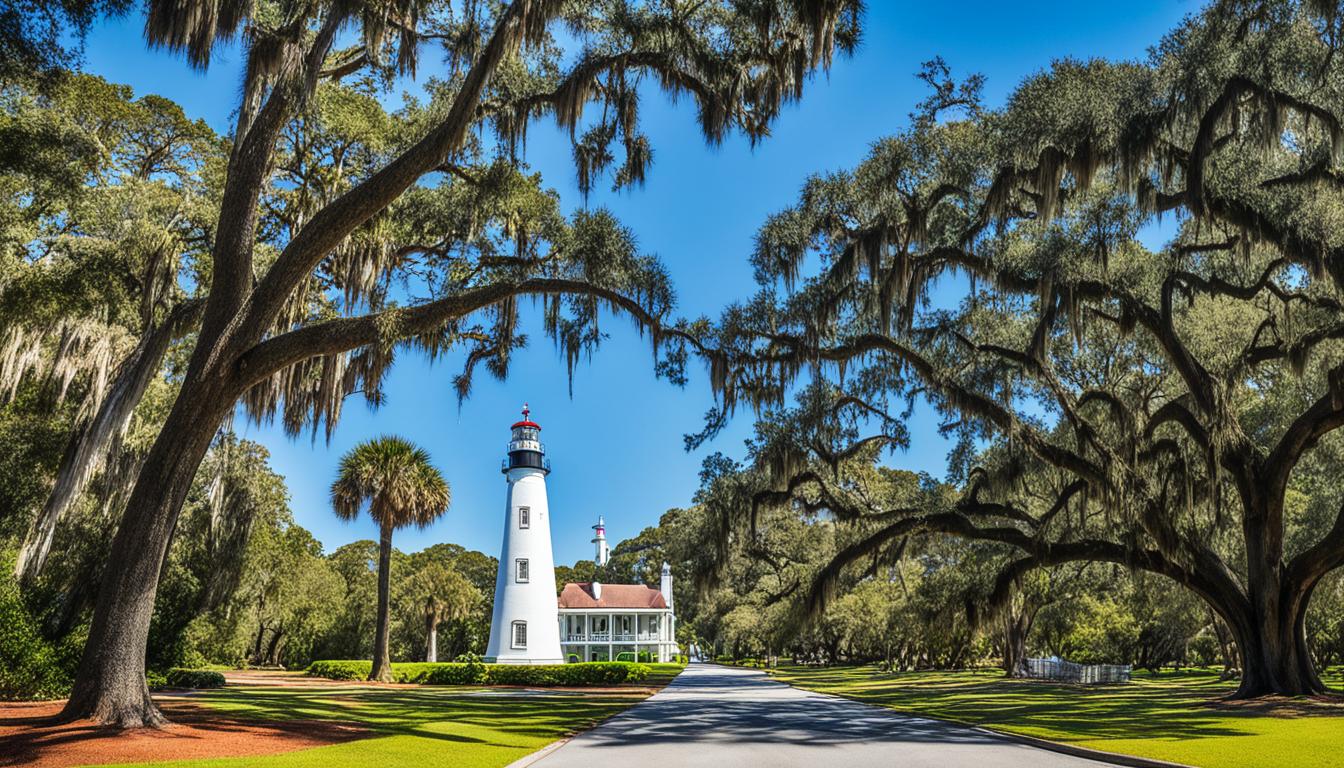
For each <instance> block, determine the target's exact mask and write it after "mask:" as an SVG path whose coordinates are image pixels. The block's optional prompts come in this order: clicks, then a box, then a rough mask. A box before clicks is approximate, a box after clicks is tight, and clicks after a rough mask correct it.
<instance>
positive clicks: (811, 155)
mask: <svg viewBox="0 0 1344 768" xmlns="http://www.w3.org/2000/svg"><path fill="white" fill-rule="evenodd" d="M1197 9H1198V5H1197V4H1195V3H1192V2H1182V1H1181V0H1134V1H1133V2H1129V3H1125V4H1123V8H1121V7H1118V6H1117V5H1113V4H1109V3H1079V2H1076V1H1075V0H1069V1H1067V2H1053V1H1052V2H1039V3H1029V4H1012V3H1001V2H933V3H930V2H926V1H925V2H914V3H907V2H890V1H889V0H873V1H872V2H870V3H869V12H868V19H867V29H866V33H865V42H864V45H863V47H862V49H861V50H860V51H859V52H858V54H857V55H856V56H855V57H854V58H853V59H849V60H841V61H838V62H837V63H836V65H835V67H834V68H833V69H832V71H831V73H830V75H829V77H824V78H818V79H817V80H816V81H815V82H814V83H812V85H811V87H810V88H808V90H807V94H806V96H805V97H804V100H803V103H802V104H800V105H798V106H796V107H793V108H790V109H788V110H787V111H786V112H785V113H784V115H783V117H782V119H781V120H780V121H779V122H778V123H777V124H776V126H775V128H774V135H773V137H772V138H770V139H769V140H767V141H766V142H765V143H764V144H762V145H760V146H758V147H757V148H755V149H754V150H753V149H752V148H751V147H749V146H748V145H747V143H746V142H745V141H742V140H740V139H735V140H731V141H728V142H726V143H725V144H724V145H723V146H722V147H720V148H718V149H712V150H711V149H708V148H706V147H705V145H704V143H703V142H702V141H701V139H700V137H699V135H698V133H697V130H696V127H695V116H694V111H693V108H692V106H691V105H690V103H689V100H684V102H683V103H682V104H681V105H679V106H675V107H674V106H671V105H669V104H668V103H667V102H666V101H665V100H663V99H662V98H661V97H654V98H650V99H649V100H648V101H647V102H646V104H645V106H644V107H643V111H642V115H643V120H644V122H645V126H646V129H647V130H648V132H649V134H650V138H651V139H652V141H653V146H654V164H653V167H652V169H651V171H650V174H649V178H648V183H647V185H646V186H645V187H644V188H643V189H637V190H634V191H632V192H626V193H621V194H619V195H617V194H612V193H609V192H597V193H595V194H594V195H593V196H592V197H591V199H590V200H589V202H588V204H589V205H592V206H598V205H601V206H606V207H608V208H610V209H611V210H613V211H614V212H615V213H616V215H617V216H618V217H619V218H620V219H621V220H622V221H623V222H624V223H625V224H627V225H628V226H630V227H631V228H633V229H634V231H635V232H636V233H637V234H638V237H639V241H640V244H641V247H642V248H643V250H645V251H647V252H650V253H656V254H658V255H659V256H660V257H661V258H662V259H663V261H664V262H665V263H666V264H667V266H668V268H669V270H670V271H671V274H672V276H673V279H674V281H675V284H676V287H677V291H678V295H679V304H680V310H681V313H682V314H684V315H688V316H697V315H700V314H707V315H710V316H717V315H718V312H719V310H720V308H722V307H723V306H724V305H725V304H727V303H729V302H732V301H734V300H737V299H740V298H742V297H744V296H747V295H749V294H750V293H751V291H752V290H753V284H752V278H751V268H750V266H749V265H748V263H747V255H748V253H749V250H750V248H751V242H752V236H753V233H754V232H755V229H756V227H757V226H758V225H759V224H760V222H761V221H762V220H763V219H764V217H765V216H766V215H768V214H769V213H771V212H772V211H775V210H778V209H780V208H782V207H784V206H787V205H788V204H790V202H791V201H793V200H794V199H795V197H796V195H797V192H798V189H799V187H800V185H801V184H802V182H803V180H804V179H805V178H806V176H807V175H808V174H810V173H813V172H818V171H827V170H836V169H841V168H845V167H849V166H852V165H854V164H855V163H856V162H858V161H859V160H860V159H862V157H863V156H864V154H865V153H866V151H867V148H868V146H869V144H871V143H872V142H873V141H874V140H876V139H878V138H880V137H882V136H885V135H887V134H890V133H894V132H896V131H898V130H900V129H901V128H902V127H904V126H905V124H906V120H907V118H906V116H907V114H908V113H909V112H910V110H911V108H912V107H913V105H914V104H915V103H916V102H918V101H919V100H920V99H921V98H923V97H924V95H925V94H924V91H923V86H922V85H921V84H920V83H919V82H918V81H916V80H915V78H914V77H913V73H914V72H915V71H916V70H917V69H918V67H919V65H920V63H921V62H923V61H925V60H928V59H930V58H932V57H934V56H937V55H941V56H943V58H944V59H946V60H947V62H948V63H949V64H950V65H951V66H952V68H953V71H954V73H956V74H957V76H959V77H960V76H963V75H965V74H966V73H968V72H982V73H984V74H985V75H986V76H987V77H988V82H987V85H986V97H987V100H988V101H989V103H990V104H991V105H998V104H1000V103H1002V101H1003V99H1004V97H1005V96H1006V95H1007V94H1008V92H1009V91H1010V90H1011V89H1012V87H1013V86H1014V85H1015V84H1016V83H1017V82H1018V81H1019V80H1020V79H1021V78H1022V77H1023V76H1025V75H1028V74H1030V73H1032V72H1035V71H1037V70H1040V69H1041V68H1043V67H1045V66H1047V65H1048V64H1049V63H1050V61H1051V60H1052V59H1055V58H1059V57H1065V56H1073V57H1082V58H1087V57H1096V56H1100V57H1106V58H1111V59H1133V58H1139V57H1142V56H1144V55H1145V53H1146V50H1147V48H1148V47H1149V46H1150V45H1152V44H1154V43H1156V42H1157V41H1158V39H1159V38H1160V36H1161V35H1162V34H1163V33H1164V32H1165V31H1167V30H1168V29H1170V28H1171V27H1172V26H1173V25H1174V24H1175V23H1176V22H1178V21H1179V20H1180V18H1181V17H1182V16H1184V15H1185V14H1187V13H1192V12H1194V11H1195V10H1197ZM141 24H142V20H141V18H140V17H138V16H133V17H127V18H125V19H120V20H115V21H112V22H108V23H105V24H103V25H102V26H100V27H98V28H96V29H95V30H93V33H92V35H91V36H90V38H89V42H88V49H87V61H86V69H87V70H88V71H89V72H92V73H95V74H98V75H101V76H103V77H105V78H107V79H109V80H111V81H113V82H122V83H127V84H129V85H131V86H133V87H134V88H135V91H136V93H137V95H141V94H145V93H157V94H160V95H163V96H166V97H168V98H170V99H173V100H174V101H176V102H178V103H179V104H181V105H182V106H183V108H184V109H185V110H186V112H187V114H188V115H189V116H192V117H200V118H204V119H205V120H206V121H207V122H209V123H210V124H211V125H212V126H213V127H214V128H215V129H216V130H218V131H220V132H221V133H222V132H225V131H226V130H228V127H229V125H230V115H231V113H232V111H233V109H234V105H235V103H236V100H237V95H238V82H239V65H240V59H241V57H240V55H239V54H238V53H237V51H236V50H229V51H226V52H225V55H224V56H223V57H221V59H220V60H218V61H216V62H215V63H214V64H213V65H212V66H211V69H210V71H209V72H208V73H204V74H202V73H197V72H193V71H191V70H190V69H188V68H187V66H186V65H185V64H184V63H183V62H182V61H181V60H180V59H177V58H175V57H173V56H171V55H169V54H166V53H163V52H158V51H147V50H146V49H145V46H144V44H143V42H142V37H141ZM433 56H434V54H433V53H432V52H431V51H430V49H428V48H426V49H425V54H424V58H425V59H426V60H429V59H432V58H433ZM424 69H425V70H429V71H432V69H431V68H430V67H424ZM570 157H571V156H570V151H569V146H568V144H567V140H566V137H564V136H562V135H561V134H560V133H559V132H558V131H556V129H555V128H554V127H553V125H552V124H551V123H549V122H543V123H541V124H540V125H538V126H536V127H534V128H533V130H532V131H531V132H530V133H529V145H528V148H527V161H528V162H529V163H530V164H531V165H532V167H533V168H534V169H536V170H539V171H541V172H542V174H543V176H544V178H545V180H546V182H547V184H548V185H550V186H552V187H554V188H555V189H557V190H558V191H559V192H560V194H561V197H562V200H563V202H564V205H565V206H566V208H567V209H571V210H572V209H574V208H578V207H581V206H583V205H584V201H583V199H582V197H581V196H580V195H579V193H578V191H577V188H576V186H575V180H574V170H573V166H572V164H571V160H570ZM525 306H526V305H525ZM535 316H536V313H535V311H534V312H532V313H531V317H532V318H533V321H529V322H528V332H529V335H530V336H531V338H532V339H533V344H532V346H531V348H530V349H528V350H525V351H523V352H521V353H519V354H517V355H515V358H514V364H513V371H512V375H511V377H510V380H509V381H507V382H504V383H500V382H496V381H494V380H493V379H490V378H488V377H487V376H486V375H484V374H481V375H478V377H477V381H476V386H475V393H474V395H473V396H472V398H471V399H470V400H469V401H467V402H466V403H465V404H464V405H463V406H462V408H461V409H460V410H459V409H458V407H457V403H456V400H455V397H454V395H453V393H452V389H451V379H452V376H453V374H454V373H455V372H456V371H457V370H458V369H459V368H458V365H459V363H460V359H457V358H450V359H448V360H446V361H443V362H441V363H440V364H438V365H436V366H430V365H428V364H426V363H425V362H424V361H423V360H420V359H416V358H414V357H412V356H409V355H408V356H406V357H404V358H403V359H402V360H401V361H400V362H399V363H398V365H397V367H396V368H395V370H394V371H393V372H392V373H391V374H390V376H389V379H388V382H387V386H386V392H387V395H388V398H387V404H386V405H385V406H384V407H383V408H382V409H380V410H379V411H377V412H370V411H369V410H368V409H367V408H366V407H365V406H364V404H363V401H362V400H359V399H358V398H352V399H351V400H349V401H347V405H346V411H345V416H344V418H343V420H342V422H341V424H340V426H339V427H338V429H337V430H336V433H335V436H334V437H333V439H332V441H331V443H330V445H328V444H326V443H324V442H323V441H322V440H321V439H320V438H319V440H318V441H317V443H316V444H312V443H310V441H309V440H308V438H307V437H304V438H301V439H299V440H297V441H292V440H289V439H288V438H286V437H285V436H284V434H283V432H282V431H281V430H280V429H278V428H268V427H257V426H252V425H246V424H245V422H244V421H243V419H242V418H241V417H240V418H239V420H238V422H237V429H238V431H239V432H240V434H243V435H244V436H246V437H248V438H251V439H253V440H257V441H259V442H261V443H264V444H265V445H266V446H267V447H269V448H270V450H271V453H272V465H273V466H274V467H275V468H276V470H277V471H279V472H280V473H282V474H283V475H284V476H285V478H286V480H287V482H288V484H289V489H290V493H291V495H292V507H293V510H294V515H295V517H296V519H297V520H298V521H299V522H300V523H301V524H302V525H303V526H305V527H306V528H308V529H310V530H312V531H313V532H314V534H315V535H316V536H317V537H318V538H319V539H320V540H321V541H322V542H323V543H324V544H325V545H326V547H327V549H328V551H330V550H331V549H334V548H335V547H337V546H339V545H341V544H344V543H347V542H350V541H354V540H356V539H360V538H376V536H377V533H376V531H375V529H374V527H373V526H372V525H371V524H370V523H369V522H368V521H367V520H361V521H359V522H357V523H353V524H345V523H341V522H339V521H337V520H336V519H335V518H334V516H333V515H332V514H331V511H330V507H329V505H328V503H327V500H326V490H327V487H328V485H329V484H330V482H331V479H332V475H333V472H334V467H335V465H336V462H337V460H338V458H339V456H340V455H341V453H342V452H344V451H345V450H347V449H348V448H349V447H350V446H352V445H353V444H355V443H357V442H359V441H361V440H364V439H367V438H369V437H371V436H374V435H378V434H382V433H397V434H400V435H403V436H405V437H407V438H410V439H411V440H414V441H416V442H418V443H420V444H421V445H423V446H425V447H426V448H427V449H428V450H429V451H430V454H431V455H432V456H433V458H434V460H435V463H436V464H438V466H439V467H440V468H441V469H442V470H443V472H444V474H445V476H446V477H447V478H448V480H449V482H450V483H451V484H452V488H453V505H452V508H451V509H450V510H449V512H448V514H447V515H446V516H445V517H444V518H443V520H442V521H440V522H439V523H438V524H436V525H434V526H432V527H431V528H428V529H426V530H424V531H415V530H408V531H404V532H400V533H398V534H397V539H396V545H397V546H398V547H399V548H400V549H402V550H403V551H415V550H419V549H422V548H424V547H426V546H429V545H431V544H434V543H437V542H442V541H451V542H456V543H459V544H462V545H465V546H467V547H470V548H473V549H479V550H482V551H484V552H487V553H492V554H493V553H496V552H497V550H498V549H499V545H500V537H501V526H502V524H503V517H502V513H503V499H504V481H503V478H502V475H500V473H499V463H500V459H501V458H503V456H504V446H505V442H506V441H507V439H508V425H509V424H510V423H512V422H513V421H515V420H516V418H517V415H518V410H519V408H520V407H521V406H522V403H523V402H524V401H527V402H529V403H531V405H532V413H533V417H534V418H535V419H536V420H537V421H538V422H540V423H541V425H542V427H543V432H542V437H543V439H544V440H545V441H546V444H547V450H548V455H549V456H550V458H551V461H552V462H553V464H554V472H553V473H552V474H551V476H550V480H549V493H550V503H551V511H552V520H553V526H554V529H553V532H552V533H553V536H554V548H555V557H556V562H557V563H572V562H574V561H576V560H578V559H581V558H584V557H589V556H590V555H591V545H590V544H589V539H590V538H591V534H592V532H591V531H590V530H589V526H591V525H592V524H593V523H594V522H595V521H596V519H597V516H598V515H599V514H601V515H604V516H605V517H606V520H607V529H608V535H609V536H610V537H611V539H612V541H613V542H615V541H619V540H621V539H624V538H628V537H630V536H633V535H635V534H637V533H638V532H639V531H640V530H642V529H643V528H644V527H646V526H648V525H652V524H654V523H655V522H657V520H658V517H659V516H660V515H662V513H663V512H664V511H666V510H667V509H669V508H671V507H677V506H684V505H686V504H688V503H689V501H690V497H691V495H692V494H693V493H694V492H695V489H696V487H697V485H698V479H697V472H698V471H699V467H700V462H701V460H702V459H703V458H704V456H705V455H707V454H708V453H710V452H712V451H722V452H724V453H726V454H729V455H732V456H737V457H740V456H741V455H742V453H743V448H742V441H743V440H744V439H745V438H746V437H747V436H748V435H749V434H750V431H751V419H750V416H749V415H747V414H741V415H739V416H738V418H737V420H736V421H735V423H734V424H733V426H732V427H731V428H730V429H729V430H727V431H726V432H725V433H724V434H723V435H722V436H720V437H719V438H718V439H717V440H716V441H715V442H714V443H712V444H710V445H707V446H705V447H704V448H702V449H701V450H700V451H698V452H696V453H692V454H688V453H686V452H685V451H684V450H683V449H682V440H681V437H682V435H683V434H684V433H686V432H688V431H694V430H695V429H696V428H697V427H698V426H699V425H700V418H701V415H702V414H703V413H704V411H705V410H706V409H707V408H708V407H709V406H710V405H711V402H712V401H711V396H710V392H709V387H708V384H707V382H706V380H705V376H704V375H703V372H702V371H700V370H699V369H696V371H697V373H698V374H699V375H697V376H695V377H693V378H692V381H691V383H690V385H689V386H687V387H686V388H685V389H684V390H682V389H677V388H675V387H673V386H671V385H669V384H667V383H666V382H662V381H658V380H656V379H655V378H654V377H653V375H652V367H651V362H650V352H649V348H648V345H647V342H646V341H641V340H640V339H639V338H638V337H637V335H636V334H635V333H634V331H632V330H631V329H630V328H629V327H628V326H625V325H623V324H622V323H621V322H620V321H616V320H612V321H608V322H607V323H606V325H605V327H606V329H607V330H608V331H609V332H610V333H611V339H610V341H609V342H608V343H607V344H605V345H604V347H603V349H602V350H601V351H600V352H599V354H598V355H597V357H596V358H595V359H594V360H593V361H592V363H591V364H589V365H585V366H583V367H581V368H580V369H579V370H578V372H577V375H576V376H575V381H574V395H573V397H572V398H571V397H570V396H569V394H568V386H567V379H566V374H565V367H564V363H563V360H562V359H561V358H560V357H559V356H558V355H557V353H556V351H555V350H554V348H553V347H552V346H551V345H550V343H549V342H548V341H547V340H546V339H545V338H544V336H543V335H542V334H541V333H540V332H539V329H538V328H537V324H536V323H535V322H534V320H535ZM935 427H936V423H935V421H934V420H933V419H932V417H931V415H930V414H929V413H928V412H927V409H925V411H923V412H920V413H916V414H915V417H914V419H913V420H912V423H911V424H910V432H911V434H912V444H911V447H910V449H909V450H908V451H906V452H902V453H899V454H897V455H895V456H893V457H891V459H890V461H891V462H892V463H893V464H897V465H900V466H903V467H907V468H910V469H913V470H917V471H928V472H930V473H932V474H934V475H941V474H942V472H943V467H944V459H945V455H946V449H947V446H946V444H945V443H944V442H943V441H942V440H941V438H939V436H938V435H937V433H936V431H935Z"/></svg>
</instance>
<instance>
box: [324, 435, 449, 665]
mask: <svg viewBox="0 0 1344 768" xmlns="http://www.w3.org/2000/svg"><path fill="white" fill-rule="evenodd" d="M450 500H451V494H450V492H449V489H448V481H446V480H444V479H443V475H442V474H440V473H439V470H438V469H436V468H435V467H434V465H433V464H431V463H430V461H429V454H428V453H426V452H425V450H424V449H423V448H417V447H416V446H414V445H412V444H411V443H409V442H407V441H406V440H403V439H402V438H399V437H380V438H378V439H376V440H370V441H368V442H365V443H360V444H359V445H357V446H355V447H354V448H352V449H350V451H349V452H348V453H346V454H345V455H344V456H342V457H341V466H340V468H339V469H338V470H337V472H336V480H335V482H333V483H332V484H331V506H332V508H333V509H334V510H336V515H337V516H338V517H340V518H341V519H343V520H354V519H355V518H356V517H358V516H359V513H360V511H361V510H367V511H368V514H369V517H370V518H372V519H373V522H375V523H377V525H378V533H379V536H378V626H377V629H376V630H375V634H374V640H373V665H372V667H371V668H370V670H369V679H370V680H377V681H379V682H384V683H390V682H392V662H391V657H390V654H389V649H388V646H389V644H390V642H391V632H392V630H391V620H392V534H393V532H394V531H396V529H398V528H405V527H406V526H408V525H414V526H417V527H420V528H425V527H427V526H429V525H430V524H432V523H433V522H434V521H435V520H437V519H438V518H440V517H442V516H443V514H444V513H445V512H447V511H448V504H449V501H450ZM435 615H436V616H437V612H436V613H435ZM435 628H436V629H437V622H436V627H435ZM431 647H432V646H431Z"/></svg>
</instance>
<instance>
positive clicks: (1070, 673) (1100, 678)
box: [1027, 659, 1134, 685]
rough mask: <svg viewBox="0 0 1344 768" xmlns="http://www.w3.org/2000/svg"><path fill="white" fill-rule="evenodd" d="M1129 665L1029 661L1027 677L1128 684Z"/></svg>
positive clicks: (1087, 682)
mask: <svg viewBox="0 0 1344 768" xmlns="http://www.w3.org/2000/svg"><path fill="white" fill-rule="evenodd" d="M1133 670H1134V668H1133V667H1132V666H1130V665H1129V664H1075V663H1074V662H1072V661H1064V660H1063V659H1027V677H1030V678H1033V679H1035V680H1054V681H1057V682H1061V683H1081V684H1083V685H1093V684H1096V683H1128V682H1129V677H1130V673H1132V672H1133Z"/></svg>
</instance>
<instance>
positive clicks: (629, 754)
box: [522, 664, 1103, 768]
mask: <svg viewBox="0 0 1344 768" xmlns="http://www.w3.org/2000/svg"><path fill="white" fill-rule="evenodd" d="M522 764H523V765H535V766H536V768H606V767H607V766H611V767H612V768H630V767H631V766H635V767H639V766H714V767H715V768H718V767H720V766H723V767H726V768H730V767H732V766H768V767H769V768H794V767H795V766H796V767H797V768H815V766H843V768H866V767H867V766H883V767H884V768H885V767H886V766H902V768H920V767H925V766H927V767H928V768H933V767H934V766H938V767H939V768H941V767H942V766H963V765H969V766H976V768H1084V767H1086V766H1093V767H1099V766H1102V765H1103V764H1102V763H1096V762H1093V761H1090V760H1082V759H1079V758H1075V757H1069V756H1066V755H1062V754H1058V753H1055V752H1048V751H1044V750H1041V749H1036V748H1033V747H1028V746H1024V745H1022V744H1018V743H1014V742H1009V741H1005V740H1003V739H1000V738H996V737H994V736H992V735H989V734H986V733H984V732H982V731H976V730H973V729H970V728H965V727H962V726H955V725H949V724H947V723H942V722H937V721H934V720H927V719H923V718H916V717H909V716H903V715H898V714H895V713H892V712H890V711H886V710H883V709H880V708H877V707H870V706H865V705H862V704H857V703H855V702H852V701H849V700H846V699H842V698H838V697H834V696H823V695H819V694H816V693H811V692H808V691H804V690H800V689H798V688H791V687H789V686H787V685H783V684H781V683H779V682H776V681H774V680H772V679H770V678H769V677H767V676H766V675H765V674H764V673H762V672H758V671H751V670H745V669H735V668H729V667H719V666H710V665H704V664H692V665H690V666H689V667H687V668H686V671H685V672H683V673H682V674H681V676H680V677H678V678H677V679H676V680H674V681H672V683H671V684H670V685H669V686H667V687H666V688H664V689H663V690H662V691H661V692H659V693H657V694H655V695H654V696H652V697H651V698H649V699H647V700H645V701H644V702H643V703H641V704H638V705H636V706H634V707H631V708H630V709H628V710H626V711H625V712H623V713H622V714H620V715H617V716H616V717H614V718H612V719H611V720H608V721H607V722H605V723H602V724H601V725H599V726H597V727H596V728H594V729H593V730H591V731H587V732H584V733H581V734H579V735H578V736H576V737H575V738H573V739H572V740H570V741H569V742H568V743H566V744H564V745H563V746H561V747H559V748H557V749H555V750H553V751H551V752H549V753H547V754H545V755H543V756H541V757H540V759H538V760H536V761H535V762H534V763H528V762H527V761H522Z"/></svg>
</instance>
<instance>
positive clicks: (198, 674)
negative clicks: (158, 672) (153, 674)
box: [164, 668, 224, 688]
mask: <svg viewBox="0 0 1344 768" xmlns="http://www.w3.org/2000/svg"><path fill="white" fill-rule="evenodd" d="M164 682H166V683H167V684H168V687H169V688H223V687H224V676H223V675H221V674H220V673H218V672H216V671H214V670H213V669H180V668H176V669H170V670H168V674H167V675H165V676H164Z"/></svg>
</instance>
